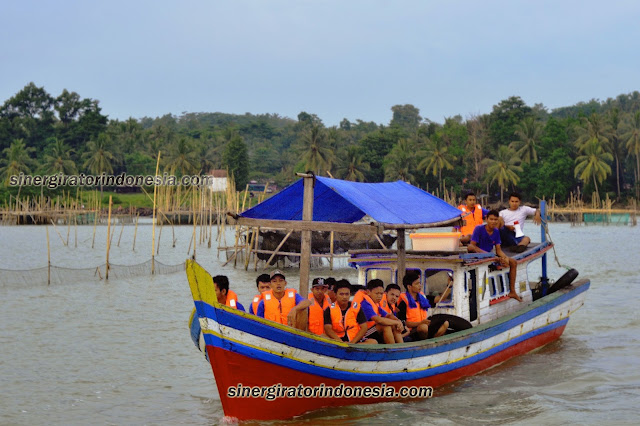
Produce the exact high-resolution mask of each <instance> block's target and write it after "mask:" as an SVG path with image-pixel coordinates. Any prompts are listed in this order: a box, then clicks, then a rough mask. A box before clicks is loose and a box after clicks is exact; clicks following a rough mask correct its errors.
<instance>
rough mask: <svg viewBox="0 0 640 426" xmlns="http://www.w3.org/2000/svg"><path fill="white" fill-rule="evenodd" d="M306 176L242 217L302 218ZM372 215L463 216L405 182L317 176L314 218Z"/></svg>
mask: <svg viewBox="0 0 640 426" xmlns="http://www.w3.org/2000/svg"><path fill="white" fill-rule="evenodd" d="M303 194H304V183H303V179H300V180H299V181H297V182H295V183H293V184H292V185H290V186H288V187H287V188H285V189H283V190H282V191H280V192H279V193H278V194H276V195H274V196H273V197H271V198H269V199H267V200H265V201H263V202H262V203H260V204H258V205H256V206H255V207H253V208H251V209H249V210H247V211H245V212H244V213H242V214H241V215H240V216H242V217H246V218H252V219H272V220H302V199H303ZM366 215H369V216H370V217H371V218H372V219H373V220H375V221H377V222H379V223H384V224H403V225H413V224H429V223H436V222H445V221H452V220H455V219H459V218H460V210H458V209H457V208H455V207H453V206H451V205H449V204H447V203H446V202H444V201H442V200H441V199H439V198H437V197H435V196H433V195H431V194H429V193H428V192H426V191H423V190H422V189H420V188H417V187H415V186H413V185H410V184H408V183H406V182H403V181H397V182H384V183H361V182H349V181H344V180H338V179H330V178H326V177H319V176H317V177H316V181H315V187H314V203H313V220H314V221H321V222H338V223H353V222H356V221H358V220H360V219H362V218H363V217H364V216H366Z"/></svg>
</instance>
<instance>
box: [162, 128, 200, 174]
mask: <svg viewBox="0 0 640 426" xmlns="http://www.w3.org/2000/svg"><path fill="white" fill-rule="evenodd" d="M167 165H168V166H169V168H170V169H172V170H175V171H176V172H178V173H179V174H180V175H182V176H184V175H189V174H195V173H197V172H198V170H199V167H198V166H199V164H198V160H197V159H196V153H195V152H194V151H193V144H192V143H191V142H190V141H189V140H188V139H187V137H186V136H181V137H180V138H179V139H178V143H177V144H175V146H174V147H173V149H172V150H171V152H170V154H169V157H168V159H167Z"/></svg>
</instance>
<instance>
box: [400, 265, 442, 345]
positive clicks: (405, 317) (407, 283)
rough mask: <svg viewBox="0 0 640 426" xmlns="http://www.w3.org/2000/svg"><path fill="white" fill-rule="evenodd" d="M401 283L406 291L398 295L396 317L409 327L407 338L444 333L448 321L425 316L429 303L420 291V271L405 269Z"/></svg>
mask: <svg viewBox="0 0 640 426" xmlns="http://www.w3.org/2000/svg"><path fill="white" fill-rule="evenodd" d="M402 284H403V285H404V287H405V289H406V290H407V291H406V292H405V293H402V294H401V295H400V302H399V303H398V318H399V319H400V320H401V321H403V322H404V324H405V325H406V327H407V328H409V329H410V332H409V336H408V338H409V339H411V341H417V340H424V339H427V338H432V337H440V336H442V335H443V334H444V333H446V331H447V328H449V322H448V321H442V320H440V321H437V322H436V321H434V322H431V321H430V320H429V319H428V318H427V310H428V309H429V308H430V307H431V305H429V301H428V300H427V298H426V296H425V295H424V293H423V292H422V284H421V283H420V273H419V272H417V271H415V270H407V272H406V274H405V276H404V279H403V280H402ZM405 340H406V339H405Z"/></svg>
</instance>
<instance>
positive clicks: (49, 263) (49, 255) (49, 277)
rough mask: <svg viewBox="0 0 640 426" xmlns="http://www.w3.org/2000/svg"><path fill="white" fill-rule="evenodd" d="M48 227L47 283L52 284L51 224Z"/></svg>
mask: <svg viewBox="0 0 640 426" xmlns="http://www.w3.org/2000/svg"><path fill="white" fill-rule="evenodd" d="M46 228H47V285H50V284H51V249H50V247H49V225H46Z"/></svg>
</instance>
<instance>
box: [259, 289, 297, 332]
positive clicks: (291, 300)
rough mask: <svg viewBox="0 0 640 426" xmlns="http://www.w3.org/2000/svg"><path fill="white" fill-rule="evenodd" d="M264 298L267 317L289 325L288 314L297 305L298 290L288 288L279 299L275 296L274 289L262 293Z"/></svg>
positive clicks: (265, 315)
mask: <svg viewBox="0 0 640 426" xmlns="http://www.w3.org/2000/svg"><path fill="white" fill-rule="evenodd" d="M262 298H263V299H264V317H265V319H268V320H271V321H275V322H279V323H280V324H284V325H287V315H289V311H291V309H293V307H294V306H296V291H295V290H293V289H291V288H287V289H285V291H284V296H282V299H280V300H278V299H276V298H275V297H273V292H272V290H269V291H265V292H264V293H262Z"/></svg>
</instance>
